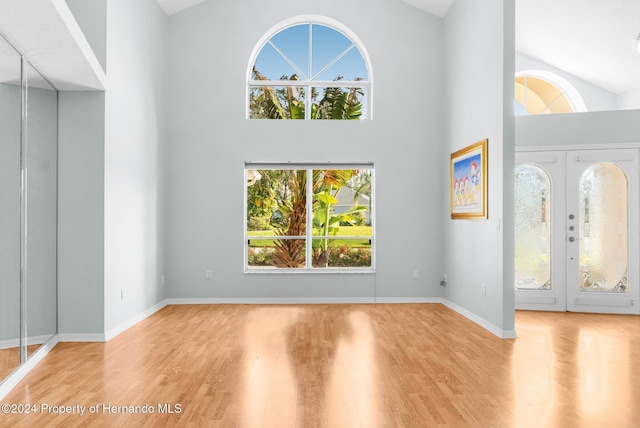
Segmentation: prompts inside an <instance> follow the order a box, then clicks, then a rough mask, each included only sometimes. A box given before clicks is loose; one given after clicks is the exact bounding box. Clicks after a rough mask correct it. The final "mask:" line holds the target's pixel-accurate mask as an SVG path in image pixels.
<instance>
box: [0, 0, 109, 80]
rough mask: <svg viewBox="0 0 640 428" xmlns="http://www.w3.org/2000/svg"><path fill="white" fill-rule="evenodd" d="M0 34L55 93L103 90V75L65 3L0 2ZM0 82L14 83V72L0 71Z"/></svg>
mask: <svg viewBox="0 0 640 428" xmlns="http://www.w3.org/2000/svg"><path fill="white" fill-rule="evenodd" d="M0 33H2V34H4V35H5V36H6V37H7V38H8V40H9V42H10V43H11V44H12V45H13V46H14V47H15V48H16V49H17V50H18V51H19V52H21V53H22V54H24V55H25V56H26V57H27V58H29V62H31V64H32V65H33V66H34V67H35V68H36V69H37V70H38V71H40V72H41V73H42V74H43V75H45V76H47V78H48V79H49V80H50V81H51V83H53V85H54V86H55V87H56V89H58V90H69V91H75V90H103V89H104V87H105V76H104V71H102V67H101V66H100V64H99V62H98V60H97V59H96V57H95V55H94V53H93V51H92V50H91V47H90V46H89V43H88V42H87V40H86V38H85V37H84V34H83V33H82V31H81V30H80V27H79V26H78V23H77V22H76V20H75V19H74V17H73V14H72V13H71V11H70V10H69V7H68V6H67V4H66V2H65V0H1V1H0ZM5 73H7V74H5ZM0 81H6V82H15V83H17V81H16V79H15V71H14V72H13V73H11V70H10V69H5V68H4V67H2V68H0ZM35 82H36V81H33V80H31V81H30V84H33V83H35ZM36 86H39V85H38V84H36ZM40 87H44V85H40Z"/></svg>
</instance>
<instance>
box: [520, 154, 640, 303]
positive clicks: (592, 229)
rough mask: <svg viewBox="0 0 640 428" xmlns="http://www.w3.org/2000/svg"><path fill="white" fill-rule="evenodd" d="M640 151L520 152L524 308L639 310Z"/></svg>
mask: <svg viewBox="0 0 640 428" xmlns="http://www.w3.org/2000/svg"><path fill="white" fill-rule="evenodd" d="M638 204H639V201H638V150H636V149H615V150H570V151H551V152H520V153H517V154H516V170H515V225H516V227H515V268H516V272H515V280H516V283H515V287H516V308H517V309H537V310H555V311H576V312H602V313H639V309H638V308H639V301H640V299H639V297H640V290H639V288H638V274H639V272H638V264H639V263H638V262H639V257H640V255H639V254H638V222H639V219H638Z"/></svg>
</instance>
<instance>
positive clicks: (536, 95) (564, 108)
mask: <svg viewBox="0 0 640 428" xmlns="http://www.w3.org/2000/svg"><path fill="white" fill-rule="evenodd" d="M515 98H516V99H515V114H516V116H518V115H528V114H554V113H573V112H583V111H587V108H586V106H585V103H584V100H583V99H582V97H581V96H580V93H579V92H578V91H577V90H576V89H575V87H574V86H573V85H572V84H571V83H569V82H568V81H567V80H566V79H563V78H562V77H560V76H558V75H556V74H553V73H550V72H545V71H537V70H536V71H530V72H520V73H516V79H515Z"/></svg>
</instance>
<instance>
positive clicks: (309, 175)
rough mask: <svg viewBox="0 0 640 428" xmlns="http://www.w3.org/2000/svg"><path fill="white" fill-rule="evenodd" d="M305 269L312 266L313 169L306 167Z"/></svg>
mask: <svg viewBox="0 0 640 428" xmlns="http://www.w3.org/2000/svg"><path fill="white" fill-rule="evenodd" d="M306 230H307V256H306V257H305V259H306V266H307V269H311V268H312V259H313V240H312V237H313V170H312V169H307V227H306Z"/></svg>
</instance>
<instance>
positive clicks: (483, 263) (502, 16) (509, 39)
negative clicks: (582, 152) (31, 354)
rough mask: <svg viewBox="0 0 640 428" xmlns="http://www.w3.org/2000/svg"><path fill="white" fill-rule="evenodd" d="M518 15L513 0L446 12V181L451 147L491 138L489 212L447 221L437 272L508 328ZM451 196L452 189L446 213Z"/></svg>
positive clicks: (460, 5)
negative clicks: (476, 217)
mask: <svg viewBox="0 0 640 428" xmlns="http://www.w3.org/2000/svg"><path fill="white" fill-rule="evenodd" d="M514 16H515V15H514V9H513V5H512V3H511V2H508V1H491V2H478V1H476V0H457V1H456V3H454V5H453V6H452V7H451V9H450V10H449V13H448V14H447V16H446V17H445V20H444V25H445V52H446V53H445V69H446V75H447V80H446V88H447V92H446V102H445V106H446V126H447V135H446V140H445V141H446V142H447V144H446V146H447V149H446V153H445V154H444V155H443V156H442V157H441V158H440V159H441V163H442V165H447V167H446V168H441V169H440V172H441V174H440V177H441V178H440V185H441V186H442V187H447V184H445V183H447V182H448V176H449V170H448V162H449V153H452V152H454V151H456V150H459V149H461V148H463V147H466V146H468V145H469V144H472V143H475V142H477V141H480V140H483V139H485V138H488V139H489V146H488V157H489V162H488V169H489V174H488V182H489V196H488V204H489V206H488V212H489V218H488V220H451V219H448V218H447V219H446V220H445V221H444V223H445V227H444V228H445V239H444V241H443V243H444V250H445V254H446V265H445V268H444V269H441V270H442V272H439V273H440V275H442V274H444V273H445V272H446V273H447V274H448V280H449V283H448V285H447V287H446V297H447V299H448V300H449V301H451V302H453V303H454V304H456V305H459V306H460V307H462V308H464V309H465V310H467V311H469V312H471V313H472V314H473V315H475V316H477V317H480V318H481V319H483V320H485V321H487V322H489V323H490V324H492V325H493V326H495V327H496V328H497V330H502V331H505V332H509V331H512V330H513V329H514V300H513V299H514V297H513V285H512V284H513V251H512V244H510V242H511V241H513V229H512V222H513V209H512V207H511V205H512V199H513V198H512V196H511V195H513V193H512V190H510V188H511V183H512V181H513V180H512V179H511V176H512V175H513V162H514V161H513V157H514V155H513V150H514V149H513V146H514V141H513V139H514V136H513V73H514V65H513V64H514V58H513V55H514V53H513V40H514ZM448 204H449V195H448V194H447V195H444V197H443V198H442V205H443V206H444V207H447V211H446V214H445V215H446V216H447V217H449V215H448ZM442 214H443V213H442V211H441V213H440V215H441V216H442ZM441 218H442V217H441ZM483 284H486V295H484V292H483V291H484V290H483V286H482V285H483Z"/></svg>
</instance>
